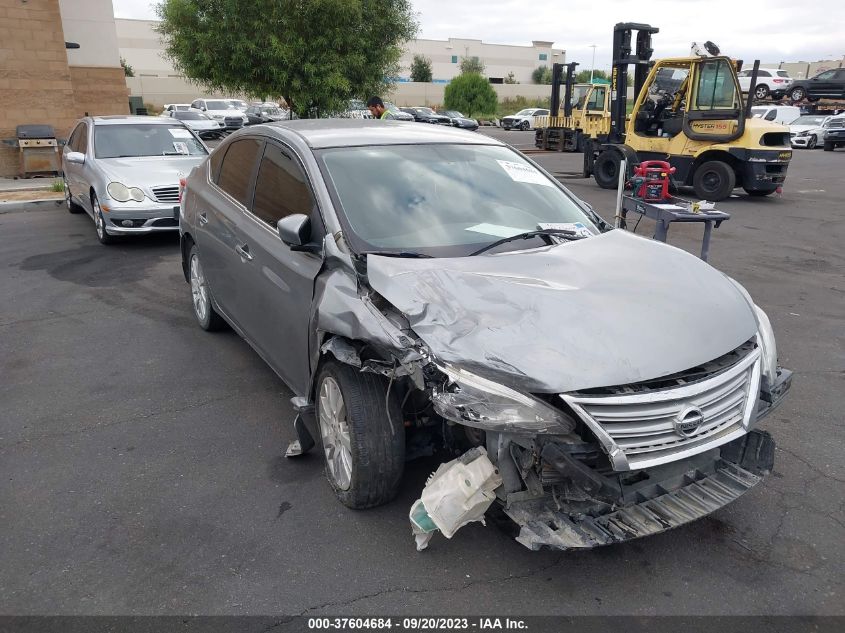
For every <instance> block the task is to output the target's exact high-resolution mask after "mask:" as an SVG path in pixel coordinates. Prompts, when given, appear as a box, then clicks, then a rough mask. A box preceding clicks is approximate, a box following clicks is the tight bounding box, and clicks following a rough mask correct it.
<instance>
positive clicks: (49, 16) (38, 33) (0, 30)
mask: <svg viewBox="0 0 845 633" xmlns="http://www.w3.org/2000/svg"><path fill="white" fill-rule="evenodd" d="M65 41H69V42H76V43H78V44H79V45H80V48H79V49H65ZM86 112H89V113H91V114H121V113H128V112H129V104H128V90H127V88H126V81H125V79H124V76H123V70H122V69H121V68H120V61H119V55H118V51H117V34H116V33H115V29H114V17H113V11H112V4H111V0H0V139H13V138H14V137H15V127H16V126H18V125H22V124H27V123H46V124H48V125H52V126H53V128H54V129H55V131H56V135H57V137H58V138H60V139H61V138H67V135H68V133H69V132H70V129H71V127H72V126H73V124H74V122H75V121H76V120H77V119H79V118H80V117H82V116H84V114H85V113H86ZM18 162H19V155H18V150H17V149H14V148H11V147H8V146H6V145H0V176H12V175H15V174H17V172H18Z"/></svg>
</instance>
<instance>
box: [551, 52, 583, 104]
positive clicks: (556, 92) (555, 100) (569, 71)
mask: <svg viewBox="0 0 845 633" xmlns="http://www.w3.org/2000/svg"><path fill="white" fill-rule="evenodd" d="M576 66H578V62H570V63H568V64H554V65H552V102H551V104H550V108H549V113H550V114H551V116H553V117H556V116H558V112H560V84H561V83H563V85H564V87H565V90H564V95H563V116H565V117H568V116H572V85H573V84H574V83H575V67H576ZM564 69H566V78H565V79H564V78H563V71H564Z"/></svg>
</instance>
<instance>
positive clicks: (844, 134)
mask: <svg viewBox="0 0 845 633" xmlns="http://www.w3.org/2000/svg"><path fill="white" fill-rule="evenodd" d="M837 147H845V115H841V114H840V115H837V116H834V117H830V120H829V121H827V122H826V123H825V124H824V151H826V152H832V151H833V150H834V149H836V148H837Z"/></svg>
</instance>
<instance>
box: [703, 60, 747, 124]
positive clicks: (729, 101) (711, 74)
mask: <svg viewBox="0 0 845 633" xmlns="http://www.w3.org/2000/svg"><path fill="white" fill-rule="evenodd" d="M733 72H734V70H733V67H732V66H731V65H730V64H729V63H728V62H727V60H724V59H710V60H706V61H704V62H702V63H701V66H700V70H699V75H698V90H697V91H696V95H695V109H696V110H733V109H736V108H738V107H739V97H738V95H737V91H736V85H735V83H734V74H733ZM752 111H753V109H752Z"/></svg>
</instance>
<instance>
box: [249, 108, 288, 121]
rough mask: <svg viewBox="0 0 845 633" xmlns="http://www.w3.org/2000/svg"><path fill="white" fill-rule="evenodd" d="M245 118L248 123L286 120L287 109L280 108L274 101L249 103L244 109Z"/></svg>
mask: <svg viewBox="0 0 845 633" xmlns="http://www.w3.org/2000/svg"><path fill="white" fill-rule="evenodd" d="M244 114H246V117H247V119H248V120H249V125H255V124H256V123H270V122H271V121H286V120H287V119H288V116H289V113H288V111H287V110H282V109H281V108H280V107H279V106H278V105H277V104H275V103H262V104H259V105H251V106H249V107H248V108H247V109H246V112H244Z"/></svg>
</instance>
